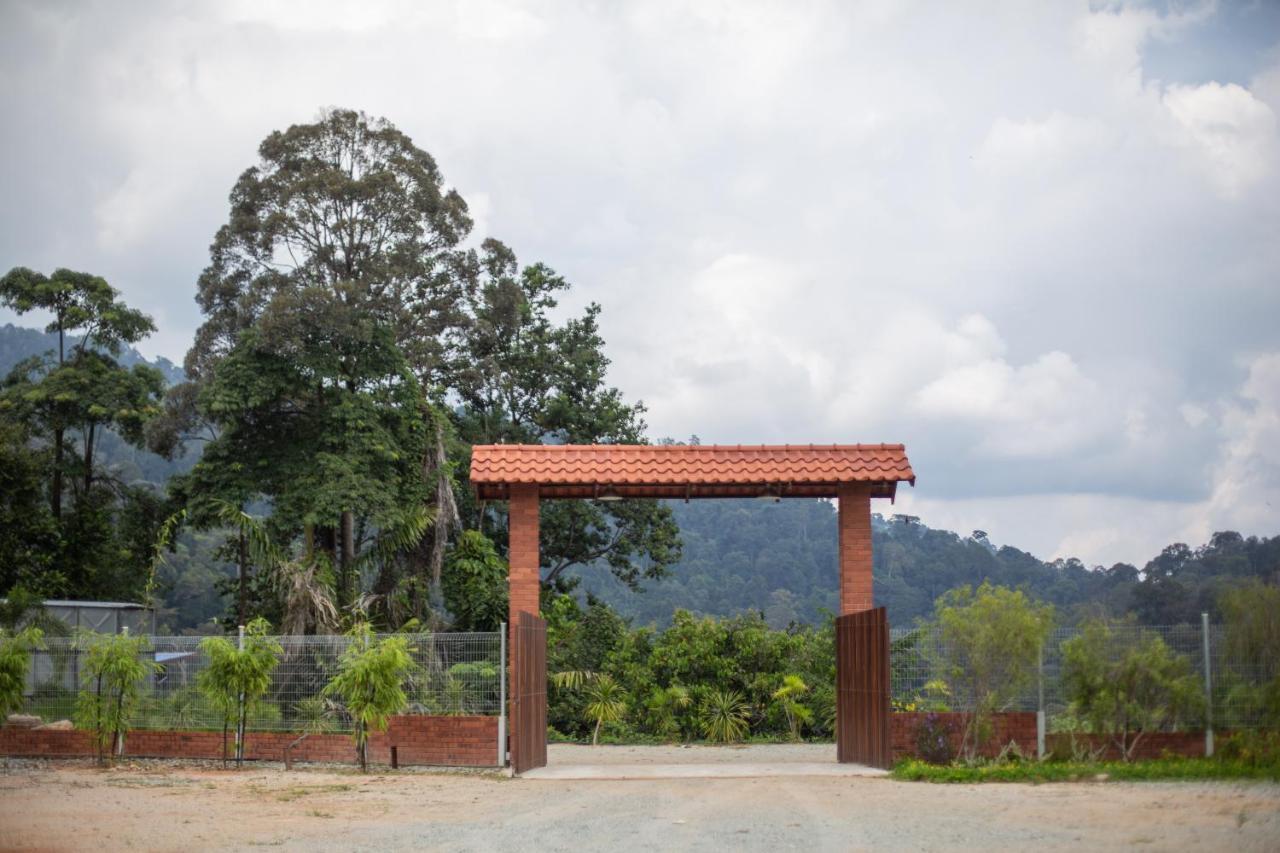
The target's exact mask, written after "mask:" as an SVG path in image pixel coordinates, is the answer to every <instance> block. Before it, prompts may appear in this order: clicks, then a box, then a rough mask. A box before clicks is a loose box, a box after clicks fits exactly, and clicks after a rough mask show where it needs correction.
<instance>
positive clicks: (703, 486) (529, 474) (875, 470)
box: [471, 444, 915, 500]
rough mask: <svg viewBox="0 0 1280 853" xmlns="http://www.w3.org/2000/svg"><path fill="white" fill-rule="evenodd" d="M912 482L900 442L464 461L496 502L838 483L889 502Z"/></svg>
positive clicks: (606, 449)
mask: <svg viewBox="0 0 1280 853" xmlns="http://www.w3.org/2000/svg"><path fill="white" fill-rule="evenodd" d="M903 481H905V482H909V483H912V484H914V483H915V474H914V472H912V470H911V463H910V462H909V461H908V460H907V454H906V450H905V448H904V447H903V446H902V445H901V444H844V445H836V444H829V445H813V444H809V445H794V444H788V445H755V446H747V445H692V446H689V445H634V444H567V445H541V444H488V445H476V446H475V447H474V448H472V455H471V483H472V486H473V487H474V488H475V489H476V493H477V495H478V496H479V497H480V498H482V499H489V500H495V499H496V500H501V499H503V498H505V497H506V495H507V490H508V488H509V487H510V486H511V485H513V484H537V485H538V486H539V487H540V488H539V493H540V495H541V496H542V497H544V498H583V497H588V498H589V497H600V496H601V495H604V496H605V497H612V496H618V497H665V498H700V497H753V496H758V495H774V496H777V497H835V495H836V490H837V487H838V486H839V484H841V483H869V484H871V490H872V494H873V495H875V496H879V497H892V496H893V495H894V492H895V490H896V489H897V484H898V483H899V482H903Z"/></svg>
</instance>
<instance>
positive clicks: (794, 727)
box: [773, 675, 813, 740]
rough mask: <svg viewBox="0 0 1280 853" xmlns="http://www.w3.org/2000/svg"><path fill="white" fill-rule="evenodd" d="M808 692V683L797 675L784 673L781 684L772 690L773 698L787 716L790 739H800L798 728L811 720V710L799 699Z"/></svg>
mask: <svg viewBox="0 0 1280 853" xmlns="http://www.w3.org/2000/svg"><path fill="white" fill-rule="evenodd" d="M808 692H809V685H807V684H805V683H804V679H803V678H801V677H800V676H798V675H784V676H783V677H782V686H781V687H779V688H778V689H777V690H775V691H773V699H774V701H776V702H777V703H778V705H779V707H781V708H782V712H783V714H784V715H785V716H786V718H787V729H788V730H789V731H790V732H791V739H792V740H800V728H801V727H802V726H805V725H808V724H809V723H811V722H813V710H812V709H810V708H809V706H807V705H805V704H803V703H802V702H801V701H800V700H801V697H803V696H804V695H805V694H807V693H808Z"/></svg>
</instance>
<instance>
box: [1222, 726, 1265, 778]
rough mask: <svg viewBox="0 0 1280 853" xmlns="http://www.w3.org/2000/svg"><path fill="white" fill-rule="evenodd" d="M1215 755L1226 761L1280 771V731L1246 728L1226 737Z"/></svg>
mask: <svg viewBox="0 0 1280 853" xmlns="http://www.w3.org/2000/svg"><path fill="white" fill-rule="evenodd" d="M1214 755H1215V757H1217V758H1218V759H1220V760H1222V761H1226V762H1239V763H1240V764H1244V765H1246V766H1248V767H1259V768H1266V767H1269V768H1272V769H1273V770H1275V771H1276V772H1277V773H1280V731H1276V730H1274V729H1244V730H1242V731H1238V732H1235V733H1233V734H1231V735H1230V736H1229V737H1227V738H1225V739H1224V740H1223V741H1222V742H1221V744H1219V746H1218V747H1217V750H1216V752H1215V753H1214Z"/></svg>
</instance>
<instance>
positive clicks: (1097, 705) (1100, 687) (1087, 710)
mask: <svg viewBox="0 0 1280 853" xmlns="http://www.w3.org/2000/svg"><path fill="white" fill-rule="evenodd" d="M1062 684H1063V689H1064V691H1065V692H1066V695H1067V698H1068V699H1069V700H1070V702H1071V707H1072V710H1073V711H1074V712H1075V713H1076V714H1078V715H1079V716H1080V718H1081V719H1082V720H1084V721H1086V722H1087V724H1088V725H1089V727H1090V728H1091V729H1092V731H1094V732H1097V733H1101V734H1106V735H1109V736H1110V737H1111V738H1112V740H1113V741H1114V743H1115V744H1116V746H1117V747H1118V748H1119V749H1120V751H1121V754H1122V755H1123V756H1124V759H1125V761H1130V760H1132V758H1133V752H1134V750H1135V749H1136V748H1137V745H1138V742H1139V741H1140V740H1141V739H1142V737H1143V735H1145V734H1147V733H1148V732H1153V731H1159V730H1161V729H1163V728H1166V727H1170V726H1176V725H1177V724H1179V723H1182V722H1186V721H1187V720H1189V719H1193V718H1195V717H1196V716H1197V715H1198V714H1200V713H1201V711H1202V709H1203V706H1204V698H1203V695H1202V694H1201V692H1200V690H1201V688H1200V683H1199V680H1198V679H1197V678H1196V676H1195V675H1194V674H1193V672H1192V669H1191V663H1190V661H1188V660H1187V659H1186V658H1185V657H1184V656H1182V655H1179V654H1175V653H1174V652H1173V650H1172V649H1170V648H1169V646H1168V645H1167V644H1166V643H1165V642H1164V640H1162V639H1161V638H1160V637H1159V636H1157V635H1156V634H1153V633H1150V632H1148V631H1142V632H1141V633H1140V634H1139V635H1138V639H1137V642H1133V641H1131V640H1130V639H1129V638H1127V637H1125V636H1122V635H1119V634H1117V633H1116V631H1115V630H1114V628H1113V626H1112V625H1111V624H1110V623H1108V622H1105V621H1102V620H1093V621H1090V622H1087V623H1085V625H1084V628H1083V630H1082V631H1081V633H1080V634H1079V635H1077V636H1075V637H1073V638H1071V639H1070V640H1067V641H1066V642H1064V643H1063V644H1062Z"/></svg>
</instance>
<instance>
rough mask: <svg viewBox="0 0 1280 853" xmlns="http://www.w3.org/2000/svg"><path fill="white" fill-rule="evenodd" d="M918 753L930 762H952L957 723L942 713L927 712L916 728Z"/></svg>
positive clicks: (922, 758) (954, 755) (954, 751)
mask: <svg viewBox="0 0 1280 853" xmlns="http://www.w3.org/2000/svg"><path fill="white" fill-rule="evenodd" d="M914 734H915V746H916V755H917V756H918V757H919V758H920V760H922V761H927V762H929V763H930V764H950V763H951V762H952V761H954V760H955V757H956V748H955V743H954V742H953V737H954V735H955V725H954V724H953V723H952V722H951V721H950V720H948V719H947V718H945V717H943V716H941V715H940V714H926V715H925V716H924V717H923V719H921V720H920V722H918V723H916V728H915V733H914Z"/></svg>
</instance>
